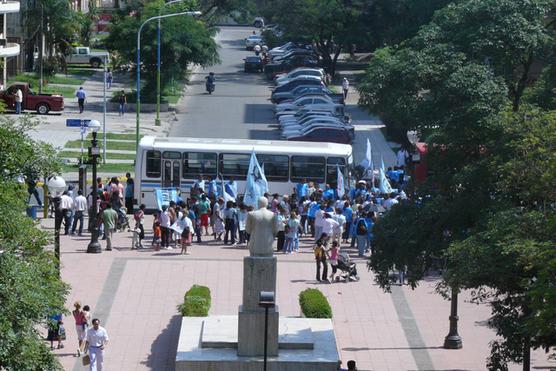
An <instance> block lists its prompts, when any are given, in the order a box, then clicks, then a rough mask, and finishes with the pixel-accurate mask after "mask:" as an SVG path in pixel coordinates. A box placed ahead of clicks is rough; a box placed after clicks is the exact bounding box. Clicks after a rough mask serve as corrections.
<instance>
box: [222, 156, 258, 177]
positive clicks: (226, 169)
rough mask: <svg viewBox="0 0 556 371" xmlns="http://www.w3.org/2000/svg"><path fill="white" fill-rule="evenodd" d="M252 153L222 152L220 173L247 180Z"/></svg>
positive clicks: (224, 175)
mask: <svg viewBox="0 0 556 371" xmlns="http://www.w3.org/2000/svg"><path fill="white" fill-rule="evenodd" d="M250 159H251V155H250V154H242V153H221V154H220V174H222V176H223V177H224V178H229V177H233V178H234V179H236V180H245V179H246V178H247V171H248V170H249V161H250Z"/></svg>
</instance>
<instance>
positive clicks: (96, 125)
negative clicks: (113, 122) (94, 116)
mask: <svg viewBox="0 0 556 371" xmlns="http://www.w3.org/2000/svg"><path fill="white" fill-rule="evenodd" d="M87 127H88V128H89V129H91V130H92V131H93V132H95V133H96V132H97V131H99V130H100V122H98V121H97V120H91V121H89V124H88V125H87Z"/></svg>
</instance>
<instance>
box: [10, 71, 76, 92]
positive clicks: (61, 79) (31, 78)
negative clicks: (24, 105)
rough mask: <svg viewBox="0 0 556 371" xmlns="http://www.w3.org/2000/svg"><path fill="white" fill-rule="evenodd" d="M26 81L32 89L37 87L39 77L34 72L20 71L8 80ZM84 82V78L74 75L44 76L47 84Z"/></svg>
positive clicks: (11, 81)
mask: <svg viewBox="0 0 556 371" xmlns="http://www.w3.org/2000/svg"><path fill="white" fill-rule="evenodd" d="M16 81H17V82H27V83H29V84H31V86H33V88H34V89H37V88H38V86H39V77H38V76H37V75H36V74H34V73H20V74H19V75H15V76H14V77H12V78H10V79H9V80H8V83H9V84H11V83H13V82H16ZM84 82H85V80H84V79H78V78H75V77H68V76H64V75H60V74H58V75H55V76H53V77H51V78H47V77H45V85H48V84H60V85H76V86H78V85H83V83H84Z"/></svg>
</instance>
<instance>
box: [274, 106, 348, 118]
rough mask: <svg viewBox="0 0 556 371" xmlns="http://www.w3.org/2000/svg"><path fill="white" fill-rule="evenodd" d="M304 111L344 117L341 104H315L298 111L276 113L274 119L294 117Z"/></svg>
mask: <svg viewBox="0 0 556 371" xmlns="http://www.w3.org/2000/svg"><path fill="white" fill-rule="evenodd" d="M305 109H308V110H311V111H329V112H332V113H334V115H336V116H338V117H340V116H343V115H344V106H343V105H342V104H338V103H335V104H330V103H316V104H308V105H306V106H304V107H300V108H299V109H298V110H291V111H281V112H277V113H276V117H277V118H278V121H279V120H280V119H281V118H282V117H284V116H289V115H294V114H295V113H296V112H297V111H300V110H305Z"/></svg>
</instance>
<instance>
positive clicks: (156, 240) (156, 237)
mask: <svg viewBox="0 0 556 371" xmlns="http://www.w3.org/2000/svg"><path fill="white" fill-rule="evenodd" d="M159 217H160V211H157V213H156V214H155V216H154V218H153V242H152V246H154V251H160V242H161V237H160V236H161V231H160V220H159Z"/></svg>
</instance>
